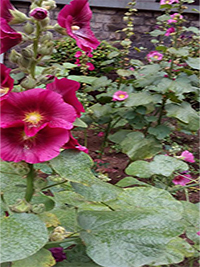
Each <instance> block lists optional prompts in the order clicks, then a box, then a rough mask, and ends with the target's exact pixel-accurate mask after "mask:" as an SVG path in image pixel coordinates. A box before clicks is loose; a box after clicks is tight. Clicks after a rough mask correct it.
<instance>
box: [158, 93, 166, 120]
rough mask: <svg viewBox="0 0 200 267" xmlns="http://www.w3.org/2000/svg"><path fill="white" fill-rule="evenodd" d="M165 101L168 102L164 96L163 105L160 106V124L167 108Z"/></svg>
mask: <svg viewBox="0 0 200 267" xmlns="http://www.w3.org/2000/svg"><path fill="white" fill-rule="evenodd" d="M165 103H166V98H163V100H162V105H161V108H160V114H159V117H158V125H160V124H161V120H162V117H163V112H164V109H165Z"/></svg>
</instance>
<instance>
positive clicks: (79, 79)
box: [67, 75, 96, 84]
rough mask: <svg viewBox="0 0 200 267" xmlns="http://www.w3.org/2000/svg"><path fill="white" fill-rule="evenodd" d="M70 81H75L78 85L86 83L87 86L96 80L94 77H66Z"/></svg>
mask: <svg viewBox="0 0 200 267" xmlns="http://www.w3.org/2000/svg"><path fill="white" fill-rule="evenodd" d="M67 78H68V79H70V80H73V81H77V82H80V83H87V84H92V83H93V82H94V80H96V77H92V76H83V75H80V76H78V75H69V76H68V77H67Z"/></svg>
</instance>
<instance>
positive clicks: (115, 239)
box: [78, 188, 184, 267]
mask: <svg viewBox="0 0 200 267" xmlns="http://www.w3.org/2000/svg"><path fill="white" fill-rule="evenodd" d="M127 191H129V193H128V194H127V195H126V196H125V192H124V193H122V195H123V199H122V202H121V203H120V204H119V206H120V205H121V204H123V203H124V206H122V205H121V209H122V210H120V211H119V210H118V211H110V212H104V211H83V212H80V213H79V216H78V222H79V224H80V226H81V227H82V229H83V231H82V232H81V238H82V239H83V242H84V243H85V244H86V247H87V250H86V251H87V254H88V256H89V257H90V258H91V259H92V260H93V261H95V262H96V263H97V264H99V265H102V266H105V267H113V266H115V267H121V266H123V267H132V266H134V267H139V266H143V265H146V264H151V263H154V261H155V260H156V262H157V264H160V262H162V261H163V257H164V255H166V254H167V256H168V259H169V261H170V259H171V255H170V253H171V248H168V243H169V242H170V241H171V240H173V239H174V238H175V237H177V236H179V235H180V234H181V233H183V231H184V224H183V223H182V221H181V219H182V205H181V204H180V203H179V202H178V201H176V200H174V199H173V197H172V196H171V195H170V194H168V193H167V192H165V191H164V190H158V189H154V188H153V189H152V188H131V189H129V190H127ZM138 197H139V198H138ZM123 200H124V202H123ZM159 201H161V202H159ZM126 208H127V209H126Z"/></svg>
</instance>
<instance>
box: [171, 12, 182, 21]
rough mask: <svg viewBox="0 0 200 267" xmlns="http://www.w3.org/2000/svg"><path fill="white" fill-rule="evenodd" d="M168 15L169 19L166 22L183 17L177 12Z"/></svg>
mask: <svg viewBox="0 0 200 267" xmlns="http://www.w3.org/2000/svg"><path fill="white" fill-rule="evenodd" d="M170 17H171V19H169V20H168V23H176V22H177V21H178V20H179V19H183V16H182V15H181V14H179V13H174V14H172V15H170Z"/></svg>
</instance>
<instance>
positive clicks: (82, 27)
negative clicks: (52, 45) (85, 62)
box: [58, 0, 100, 52]
mask: <svg viewBox="0 0 200 267" xmlns="http://www.w3.org/2000/svg"><path fill="white" fill-rule="evenodd" d="M91 18H92V11H91V10H90V7H89V3H88V0H72V1H71V2H70V4H69V5H65V6H64V8H63V9H62V10H61V11H60V12H59V14H58V24H59V25H60V26H61V27H63V28H65V29H66V32H67V34H68V35H69V36H71V37H72V38H73V39H75V40H76V43H77V45H78V47H79V48H80V49H82V50H83V51H85V52H91V51H92V50H93V49H96V48H97V46H98V45H99V44H100V43H99V41H98V40H97V39H96V37H95V36H94V34H93V32H92V31H91V29H90V20H91Z"/></svg>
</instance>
